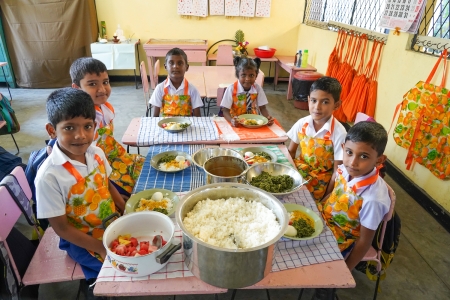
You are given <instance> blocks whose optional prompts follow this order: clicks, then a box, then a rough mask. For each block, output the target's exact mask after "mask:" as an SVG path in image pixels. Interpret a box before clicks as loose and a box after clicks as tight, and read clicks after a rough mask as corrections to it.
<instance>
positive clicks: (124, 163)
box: [95, 102, 145, 193]
mask: <svg viewBox="0 0 450 300" xmlns="http://www.w3.org/2000/svg"><path fill="white" fill-rule="evenodd" d="M105 104H108V106H107V107H108V108H109V109H110V110H111V111H112V113H114V108H113V107H112V106H111V104H109V103H108V102H106V103H105ZM95 109H96V114H97V117H96V120H104V121H107V120H108V116H105V114H108V112H107V111H102V109H101V108H100V107H98V106H95ZM104 121H103V122H98V121H97V126H98V127H99V128H98V129H97V132H96V133H95V135H96V136H95V138H96V140H97V147H99V148H101V149H102V150H103V152H104V153H105V156H106V159H107V160H108V163H109V164H110V166H111V168H112V172H111V175H110V176H109V179H111V180H112V181H113V182H114V183H115V184H116V185H118V186H120V187H121V188H123V189H124V190H125V191H126V192H127V193H131V192H132V191H133V188H134V185H135V184H136V180H137V179H138V177H139V174H141V171H142V166H143V164H144V161H145V157H143V156H141V155H139V154H129V153H127V152H126V150H125V148H124V147H123V146H122V145H121V144H120V143H118V142H117V141H116V139H115V138H114V136H113V129H114V125H113V120H112V118H109V123H107V124H105V122H104Z"/></svg>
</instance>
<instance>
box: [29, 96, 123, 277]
mask: <svg viewBox="0 0 450 300" xmlns="http://www.w3.org/2000/svg"><path fill="white" fill-rule="evenodd" d="M47 115H48V120H49V123H47V125H46V130H47V132H48V134H49V135H50V137H51V138H52V139H57V142H56V144H55V145H54V146H53V150H52V153H51V154H50V155H49V157H48V158H47V159H46V160H45V161H44V162H43V164H42V166H41V167H40V168H39V170H38V172H37V175H36V180H35V184H36V198H37V199H36V200H37V215H38V218H48V221H49V223H50V225H51V226H52V227H53V229H54V230H55V232H56V234H58V235H59V236H60V238H61V240H60V244H59V247H60V249H62V250H66V251H67V253H68V254H69V256H70V257H71V258H72V259H73V260H75V261H76V262H77V263H79V264H80V266H81V268H82V269H83V272H84V275H85V277H86V279H87V280H88V282H90V281H93V280H95V278H97V275H98V273H99V271H100V268H101V266H102V260H103V259H104V258H105V256H106V250H105V248H104V247H103V243H102V241H101V239H102V237H103V232H104V229H103V227H102V222H103V221H105V220H106V219H107V217H109V216H111V215H113V214H114V212H115V211H116V207H117V208H118V209H120V210H122V211H123V210H124V208H125V201H124V200H123V199H122V197H121V196H120V194H119V193H118V192H117V190H116V189H115V188H114V186H112V184H111V182H110V181H109V180H108V176H109V175H110V174H111V167H110V166H109V164H108V162H107V160H106V157H105V154H104V153H103V151H102V150H101V149H100V148H98V147H96V146H93V145H92V141H93V140H94V134H95V108H94V103H93V102H92V99H91V97H90V96H89V94H87V93H85V92H83V91H81V90H77V89H73V88H65V89H61V90H56V91H54V92H53V93H51V94H50V96H49V97H48V100H47Z"/></svg>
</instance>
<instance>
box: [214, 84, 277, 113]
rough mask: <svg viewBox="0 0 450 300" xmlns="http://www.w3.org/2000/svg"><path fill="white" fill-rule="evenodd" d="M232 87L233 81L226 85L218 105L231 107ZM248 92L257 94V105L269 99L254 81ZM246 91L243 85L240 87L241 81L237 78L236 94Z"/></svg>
mask: <svg viewBox="0 0 450 300" xmlns="http://www.w3.org/2000/svg"><path fill="white" fill-rule="evenodd" d="M233 89H234V83H233V84H232V85H230V86H228V87H227V89H226V90H225V93H224V94H223V97H222V103H220V106H222V107H225V108H228V109H231V105H232V104H233ZM249 92H250V94H258V98H256V103H257V105H258V107H260V106H263V105H267V104H269V101H268V100H267V97H266V94H265V93H264V90H263V88H262V87H261V86H260V85H259V84H257V83H256V82H255V83H254V84H253V85H252V87H251V88H250V90H249ZM246 93H247V92H246V91H245V90H244V87H242V85H241V83H240V82H239V80H238V88H237V94H236V96H239V95H241V94H246Z"/></svg>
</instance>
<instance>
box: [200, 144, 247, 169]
mask: <svg viewBox="0 0 450 300" xmlns="http://www.w3.org/2000/svg"><path fill="white" fill-rule="evenodd" d="M216 156H234V157H237V158H243V156H242V155H241V154H239V152H238V151H236V150H233V149H227V148H220V147H205V148H202V149H200V150H198V151H197V152H195V153H194V154H192V161H193V162H194V164H195V165H196V166H197V167H199V168H200V169H203V164H204V163H205V161H207V160H208V159H210V158H211V157H216Z"/></svg>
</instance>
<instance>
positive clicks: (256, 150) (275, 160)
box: [239, 147, 278, 165]
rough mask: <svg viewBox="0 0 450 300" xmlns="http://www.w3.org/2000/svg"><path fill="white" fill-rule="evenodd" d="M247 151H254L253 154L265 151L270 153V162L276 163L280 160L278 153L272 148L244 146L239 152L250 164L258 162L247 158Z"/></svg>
mask: <svg viewBox="0 0 450 300" xmlns="http://www.w3.org/2000/svg"><path fill="white" fill-rule="evenodd" d="M246 152H252V153H253V154H255V153H257V152H265V153H267V154H269V155H270V157H271V160H270V161H268V162H274V163H276V162H277V160H278V157H277V155H276V154H275V153H274V152H273V151H271V150H269V149H267V148H264V147H248V148H243V149H241V150H240V151H239V154H240V155H242V157H244V159H245V161H247V163H248V164H249V165H251V164H257V163H251V162H249V159H246V158H245V153H246Z"/></svg>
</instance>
